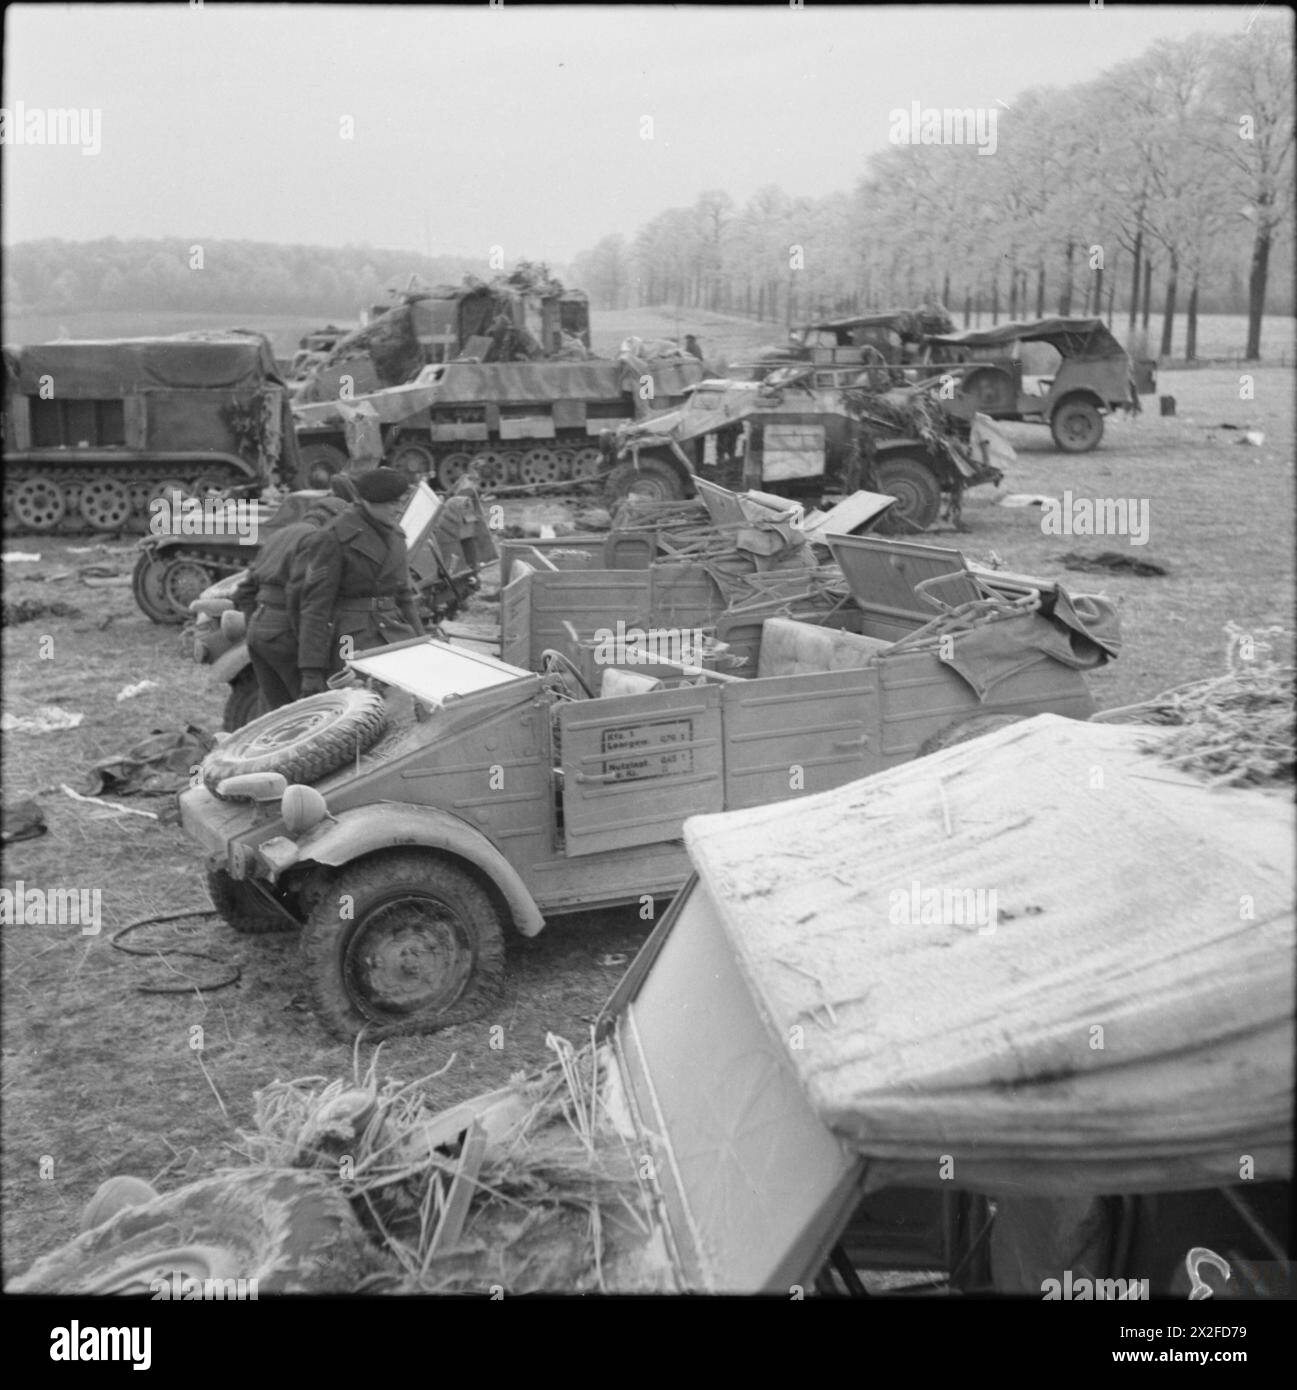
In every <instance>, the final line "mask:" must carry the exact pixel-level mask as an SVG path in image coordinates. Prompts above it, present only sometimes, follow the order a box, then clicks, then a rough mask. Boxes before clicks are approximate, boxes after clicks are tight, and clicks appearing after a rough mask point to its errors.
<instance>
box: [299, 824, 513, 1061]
mask: <svg viewBox="0 0 1297 1390" xmlns="http://www.w3.org/2000/svg"><path fill="white" fill-rule="evenodd" d="M394 890H396V891H397V892H401V891H405V892H408V891H410V890H415V891H423V892H425V893H428V894H429V895H430V896H436V897H438V898H439V899H440V900H441V901H442V903H443V904H444V905H446V906H449V907H451V908H452V910H453V911H454V913H455V915H456V916H457V917H458V919H459V922H460V925H461V926H462V927H464V928H465V929H466V932H467V934H468V935H469V937H470V941H471V950H472V951H473V954H474V957H475V959H474V963H473V968H472V972H471V973H470V975H469V977H468V979H467V980H466V981H465V984H464V988H463V989H462V990H461V992H460V994H459V995H458V996H457V997H456V998H455V999H454V1000H453V1001H452V1002H451V1003H450V1004H449V1005H448V1006H446V1007H444V1008H442V1009H440V1010H438V1011H436V1012H435V1013H434V1012H427V1011H425V1012H421V1013H412V1014H404V1013H395V1012H390V1013H384V1012H383V1011H382V1010H380V1009H378V1008H377V1007H375V1006H374V1005H372V1004H369V1005H366V1004H364V1003H363V1002H359V1001H356V1000H354V999H353V997H352V995H351V993H350V991H349V990H348V986H347V981H346V973H345V956H346V951H347V948H348V946H349V944H350V942H351V940H352V938H353V937H354V936H355V934H356V933H357V932H358V931H359V930H360V929H361V927H362V926H363V925H364V923H365V920H366V918H368V917H369V916H370V914H371V913H373V912H374V911H375V910H376V909H378V908H379V907H381V906H382V905H383V903H384V901H385V900H386V899H388V898H390V897H392V896H393V894H394ZM344 895H346V896H347V897H348V898H349V899H350V903H351V909H352V915H351V916H350V917H349V918H347V919H346V920H339V916H338V903H339V901H340V899H341V898H342V897H343V896H344ZM301 952H302V968H303V972H304V973H305V976H306V981H307V985H308V986H309V988H310V992H311V998H312V1000H313V1001H314V1004H315V1012H316V1014H317V1015H318V1017H319V1019H320V1022H321V1023H322V1024H323V1025H324V1026H325V1028H327V1029H328V1031H329V1032H330V1033H331V1034H332V1035H333V1036H334V1037H336V1038H344V1039H351V1038H354V1037H355V1036H356V1034H357V1033H359V1032H360V1030H361V1029H362V1028H363V1029H365V1030H366V1037H368V1038H374V1039H378V1038H384V1037H392V1036H396V1035H398V1034H409V1033H430V1032H433V1031H435V1030H436V1029H439V1028H448V1027H451V1026H452V1025H454V1024H457V1023H469V1022H471V1021H473V1020H474V1019H478V1018H480V1017H481V1016H482V1015H483V1014H484V1013H485V1012H486V1011H487V1010H489V1009H490V1008H491V1007H492V1006H493V1005H495V1004H496V1003H498V1001H499V998H500V993H501V990H502V988H503V982H504V933H503V930H502V924H501V921H500V916H499V914H498V913H497V911H496V909H495V907H494V905H493V904H492V902H491V899H490V897H489V896H488V894H487V892H486V890H485V889H484V888H483V887H482V885H481V884H480V883H479V882H478V881H477V880H476V879H475V878H473V877H472V875H470V874H469V873H468V872H467V871H466V870H464V869H461V868H459V867H458V866H457V865H456V864H454V863H452V862H451V861H450V860H448V859H446V858H443V857H442V856H440V855H437V854H435V853H433V852H431V851H423V852H410V851H404V850H402V851H393V852H385V853H381V854H377V855H371V856H370V857H369V858H368V859H363V860H360V861H358V862H356V863H355V864H352V865H350V866H348V867H347V868H345V869H344V870H343V871H342V872H341V873H340V874H338V875H337V876H336V877H335V878H334V879H333V880H332V882H331V883H330V884H329V887H328V890H327V892H325V893H324V894H322V895H321V897H320V898H319V899H318V901H317V903H316V905H315V907H314V908H313V909H312V911H311V914H310V916H309V917H307V919H306V925H305V927H304V928H303V931H302V944H301Z"/></svg>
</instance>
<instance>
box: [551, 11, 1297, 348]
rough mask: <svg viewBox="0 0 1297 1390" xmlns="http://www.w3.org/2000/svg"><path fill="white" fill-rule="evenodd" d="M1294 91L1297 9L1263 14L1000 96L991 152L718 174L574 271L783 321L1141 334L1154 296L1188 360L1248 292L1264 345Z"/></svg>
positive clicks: (1280, 241)
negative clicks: (1085, 326) (1116, 315)
mask: <svg viewBox="0 0 1297 1390" xmlns="http://www.w3.org/2000/svg"><path fill="white" fill-rule="evenodd" d="M1293 92H1294V74H1293V46H1292V24H1291V19H1290V18H1286V19H1281V20H1269V19H1265V18H1264V17H1260V18H1256V17H1254V19H1253V22H1252V24H1251V26H1250V27H1249V28H1247V29H1246V30H1244V29H1240V31H1239V32H1238V33H1237V34H1235V35H1233V36H1230V37H1229V38H1227V39H1225V40H1222V39H1221V38H1220V37H1219V36H1206V35H1200V34H1191V35H1188V36H1186V37H1185V38H1182V39H1178V40H1174V41H1165V42H1161V43H1158V44H1155V45H1154V46H1152V47H1151V48H1150V49H1148V50H1147V51H1146V52H1145V53H1144V54H1143V55H1141V56H1140V57H1139V58H1138V59H1135V60H1133V61H1131V62H1127V63H1123V64H1121V65H1120V66H1118V67H1114V68H1113V69H1111V70H1109V71H1108V72H1106V73H1104V74H1102V75H1101V76H1100V77H1099V78H1097V79H1095V80H1094V81H1091V82H1087V83H1081V84H1077V85H1075V86H1073V87H1069V88H1065V89H1063V90H1057V89H1033V90H1030V91H1027V92H1025V93H1023V94H1022V95H1021V96H1019V97H1018V98H1017V99H1016V100H1015V101H1014V103H1013V104H1012V107H1004V108H1003V109H997V110H996V111H995V113H994V115H995V136H996V139H995V145H994V152H993V153H981V152H979V149H978V147H977V145H976V144H972V143H962V144H961V143H945V144H943V143H932V144H923V143H907V144H894V145H891V146H889V147H888V148H887V149H886V150H884V151H882V152H881V153H879V154H876V155H874V156H872V157H871V158H870V159H869V160H868V162H867V165H866V170H865V172H864V175H863V177H862V178H861V179H860V180H859V182H858V184H857V186H856V187H855V188H854V189H853V190H852V192H851V193H849V194H848V193H834V194H830V195H829V196H827V197H824V198H814V199H812V198H790V197H788V196H787V195H786V194H785V193H784V192H783V191H782V190H781V189H779V188H777V187H773V186H771V187H766V188H763V189H760V190H759V191H758V192H757V193H756V194H754V195H753V197H751V198H750V199H749V200H748V201H747V203H746V204H745V205H743V206H742V207H738V206H736V205H735V203H734V202H733V200H732V199H731V198H730V197H729V195H728V194H727V193H725V192H724V191H723V190H719V189H713V190H709V191H707V192H704V193H702V194H701V195H700V196H699V197H698V198H697V200H696V201H695V203H694V204H693V205H692V206H691V207H687V208H669V209H667V210H666V211H664V212H662V213H659V214H658V215H657V216H656V217H654V218H653V219H652V220H651V221H650V222H648V223H646V224H645V225H644V226H642V227H640V228H639V230H638V231H637V232H636V233H635V234H634V235H633V237H631V238H630V239H627V238H626V237H624V236H623V235H621V234H620V233H612V234H610V235H608V236H605V237H604V238H603V239H602V240H601V241H599V242H598V243H597V244H596V245H595V246H594V247H592V248H591V249H590V250H588V251H585V252H582V253H581V254H580V255H579V256H578V257H576V259H575V261H574V263H573V279H574V282H575V283H577V284H579V285H582V286H583V287H584V288H585V289H587V290H588V291H589V292H590V294H591V296H592V299H593V301H594V302H595V304H596V305H600V306H604V307H621V306H624V305H626V304H628V303H631V302H638V303H671V304H676V305H679V306H681V307H688V308H696V309H712V310H717V311H722V312H724V311H728V312H738V313H745V314H751V315H754V316H756V317H759V318H763V319H774V320H784V321H786V322H789V323H792V322H794V321H795V320H796V319H797V318H799V317H802V316H808V315H812V314H815V313H833V312H854V311H858V310H861V309H863V308H866V307H882V306H884V305H889V304H894V303H898V302H900V303H904V304H907V305H914V304H917V303H918V302H920V301H921V300H923V299H930V298H939V299H941V300H942V301H943V302H944V303H945V304H946V305H947V306H948V307H949V308H950V309H951V310H952V312H954V313H956V315H958V314H959V313H960V312H961V311H962V312H963V313H964V314H965V316H967V315H968V314H969V313H970V312H971V311H972V310H974V309H976V310H977V311H978V312H979V313H983V312H987V311H989V312H990V314H991V317H992V320H993V321H996V320H998V319H999V317H1000V316H1001V315H1002V314H1004V315H1007V316H1008V317H1010V318H1014V317H1030V316H1032V315H1033V314H1034V315H1041V314H1044V313H1053V312H1058V313H1064V314H1067V313H1086V312H1089V313H1103V312H1107V313H1109V314H1110V315H1111V313H1112V312H1113V310H1114V308H1115V309H1117V311H1119V312H1121V313H1122V314H1124V315H1125V316H1126V318H1127V321H1128V325H1129V327H1130V328H1131V329H1135V328H1137V326H1139V325H1141V324H1142V327H1143V329H1144V330H1145V331H1146V330H1147V328H1148V323H1149V317H1150V314H1151V313H1152V312H1156V310H1157V309H1159V308H1160V309H1161V311H1162V314H1163V320H1162V325H1163V326H1162V340H1161V344H1160V347H1161V352H1162V354H1163V355H1167V354H1169V353H1170V351H1171V346H1172V334H1173V331H1174V325H1175V321H1176V317H1177V315H1178V314H1179V313H1182V312H1183V313H1184V314H1185V315H1186V318H1187V336H1186V339H1185V352H1186V355H1187V356H1189V357H1192V356H1194V355H1195V353H1196V335H1197V317H1198V314H1199V313H1200V312H1230V313H1238V312H1244V311H1246V312H1247V314H1248V320H1249V324H1248V336H1247V347H1246V355H1247V356H1248V357H1249V358H1251V359H1255V358H1257V357H1258V356H1259V353H1260V332H1261V320H1262V316H1263V314H1264V312H1265V309H1266V307H1267V302H1268V301H1269V302H1270V303H1271V305H1272V306H1273V305H1274V304H1278V305H1279V306H1280V308H1281V311H1288V312H1291V310H1292V295H1293V284H1292V278H1291V274H1290V271H1289V269H1288V267H1287V264H1286V258H1283V259H1281V258H1282V253H1283V252H1285V251H1287V250H1289V249H1290V247H1291V238H1292V223H1291V218H1292V211H1293V200H1294V183H1293V167H1294V149H1293V139H1294V134H1293V129H1294V126H1293ZM984 129H985V127H984ZM1276 262H1278V264H1279V267H1280V268H1279V275H1278V279H1279V284H1278V285H1277V286H1275V287H1272V286H1271V278H1272V271H1273V270H1274V269H1275V266H1276ZM1272 289H1273V290H1275V291H1277V292H1275V293H1272ZM1148 346H1149V347H1150V348H1154V349H1155V345H1153V344H1149V345H1148Z"/></svg>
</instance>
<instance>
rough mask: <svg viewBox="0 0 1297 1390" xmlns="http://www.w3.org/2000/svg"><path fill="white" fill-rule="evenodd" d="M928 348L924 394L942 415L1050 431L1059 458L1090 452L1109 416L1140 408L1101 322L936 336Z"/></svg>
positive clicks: (1126, 366)
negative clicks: (931, 393)
mask: <svg viewBox="0 0 1297 1390" xmlns="http://www.w3.org/2000/svg"><path fill="white" fill-rule="evenodd" d="M928 346H929V349H930V351H929V353H928V355H927V357H926V359H925V360H926V361H927V362H928V364H929V365H930V373H929V376H928V387H929V389H932V390H934V392H935V393H936V396H937V399H939V400H940V402H941V404H942V406H943V408H944V409H946V410H948V411H949V412H950V413H951V414H952V415H955V416H957V417H960V418H963V419H971V418H972V417H973V416H974V414H975V413H980V414H982V415H988V416H990V417H991V419H993V420H1026V421H1033V422H1035V423H1038V424H1044V425H1048V426H1049V430H1050V433H1051V434H1052V435H1053V438H1054V443H1055V444H1056V445H1057V446H1058V447H1059V448H1060V449H1061V450H1063V452H1064V453H1069V454H1081V453H1086V452H1088V451H1089V450H1090V449H1093V448H1095V447H1096V446H1097V445H1098V443H1099V441H1100V440H1101V439H1102V438H1103V421H1104V416H1106V415H1109V414H1111V413H1112V412H1113V411H1114V410H1125V411H1129V412H1130V413H1132V414H1137V413H1138V412H1139V411H1140V409H1141V407H1140V401H1139V391H1138V390H1137V389H1136V383H1135V375H1134V367H1133V366H1132V364H1131V360H1130V358H1129V356H1128V355H1127V353H1126V349H1125V348H1123V347H1122V345H1121V344H1120V343H1119V342H1118V341H1117V339H1116V338H1114V337H1113V336H1112V333H1111V332H1110V331H1109V330H1108V328H1107V327H1106V326H1105V325H1104V322H1103V320H1102V319H1099V318H1048V319H1040V320H1038V321H1036V322H1034V323H1002V324H1000V325H999V326H998V327H996V328H977V329H966V330H965V331H964V332H962V333H944V334H937V335H934V336H932V337H930V338H929V339H928ZM1028 356H1030V357H1031V358H1032V359H1033V360H1032V361H1031V362H1030V364H1028V362H1027V357H1028ZM939 363H944V364H945V365H942V366H941V367H940V371H938V370H937V364H939ZM1028 365H1030V366H1031V367H1032V368H1033V370H1031V371H1030V372H1029V371H1028V370H1027V368H1028ZM1147 389H1149V390H1152V389H1153V385H1152V383H1151V381H1150V382H1149V383H1148V388H1147Z"/></svg>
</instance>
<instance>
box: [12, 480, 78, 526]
mask: <svg viewBox="0 0 1297 1390" xmlns="http://www.w3.org/2000/svg"><path fill="white" fill-rule="evenodd" d="M13 514H14V516H15V517H16V518H17V521H18V530H19V531H52V530H53V529H54V528H55V527H56V526H57V525H58V524H59V522H60V521H62V520H63V518H64V516H65V515H66V514H67V503H66V502H65V501H64V498H63V489H62V488H61V487H59V485H58V482H57V481H56V480H55V479H54V478H50V477H47V476H46V475H45V474H43V473H38V474H36V476H35V477H31V478H24V479H23V481H22V482H20V483H19V484H18V486H17V488H16V489H15V490H14V494H13Z"/></svg>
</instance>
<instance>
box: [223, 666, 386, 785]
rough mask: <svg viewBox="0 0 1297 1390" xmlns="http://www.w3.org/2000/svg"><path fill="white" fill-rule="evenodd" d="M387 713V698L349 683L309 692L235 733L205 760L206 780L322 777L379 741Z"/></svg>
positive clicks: (316, 778) (296, 780) (298, 780)
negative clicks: (278, 775)
mask: <svg viewBox="0 0 1297 1390" xmlns="http://www.w3.org/2000/svg"><path fill="white" fill-rule="evenodd" d="M386 720H387V716H386V711H385V710H384V707H383V700H382V697H381V696H379V695H375V694H374V693H373V691H370V690H357V689H352V688H345V689H342V690H326V691H324V692H323V693H322V694H320V695H310V696H307V698H306V699H304V700H297V701H295V702H294V703H293V704H291V705H285V706H284V707H283V708H282V709H276V710H271V712H270V713H269V714H263V715H262V716H261V717H260V718H259V719H254V720H253V721H252V723H251V724H248V725H246V726H245V727H244V728H242V729H239V730H238V731H237V732H236V733H234V734H232V735H231V736H230V738H229V739H227V740H226V742H225V743H223V744H222V745H221V747H219V748H214V749H213V750H212V751H211V752H210V753H209V754H208V755H207V756H206V757H205V758H204V759H203V785H204V786H205V787H206V788H207V790H208V791H210V792H212V793H213V794H214V795H216V796H219V795H220V792H218V791H217V790H216V789H217V787H218V786H219V785H220V784H221V782H223V781H224V780H225V779H226V778H227V777H240V776H243V775H244V774H246V773H250V772H278V773H282V774H283V776H284V777H286V778H287V779H288V780H289V781H290V782H308V783H309V782H318V781H319V780H320V778H321V777H326V776H328V774H329V773H330V772H334V771H336V770H337V769H338V768H340V767H341V766H342V765H343V764H344V763H345V762H347V761H349V760H350V759H352V758H354V757H355V756H356V755H357V752H363V751H364V750H365V749H366V748H369V747H371V746H372V745H373V744H374V743H376V742H377V741H378V738H379V736H380V735H381V734H382V732H383V727H384V725H385V723H386Z"/></svg>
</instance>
